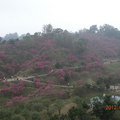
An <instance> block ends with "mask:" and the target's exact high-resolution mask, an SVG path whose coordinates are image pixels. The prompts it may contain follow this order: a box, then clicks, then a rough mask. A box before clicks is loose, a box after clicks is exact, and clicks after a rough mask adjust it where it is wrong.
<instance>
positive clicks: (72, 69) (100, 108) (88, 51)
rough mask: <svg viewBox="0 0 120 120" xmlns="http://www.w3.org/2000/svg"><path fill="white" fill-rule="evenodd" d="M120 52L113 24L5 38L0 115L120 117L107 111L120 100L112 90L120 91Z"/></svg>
mask: <svg viewBox="0 0 120 120" xmlns="http://www.w3.org/2000/svg"><path fill="white" fill-rule="evenodd" d="M119 52H120V31H119V30H118V29H116V28H114V27H113V26H110V25H107V24H106V25H103V26H101V27H100V28H98V27H97V26H96V25H92V26H91V27H90V28H89V29H85V30H80V31H79V32H75V33H71V32H68V31H67V30H62V29H61V28H53V27H52V25H50V24H49V25H45V26H44V27H43V32H42V33H40V32H36V33H35V34H34V35H30V34H29V33H27V34H26V35H22V36H18V35H17V33H14V34H8V35H6V36H5V38H0V119H1V120H8V119H9V120H119V111H118V110H106V106H107V105H119V103H120V101H116V100H115V99H113V98H112V97H111V96H108V95H107V94H111V95H114V94H116V92H117V94H118V95H119V91H116V89H115V86H117V85H118V84H120V75H119V66H120V63H119V56H120V53H119ZM111 61H112V62H111ZM111 86H114V89H113V90H111ZM103 93H105V94H106V96H102V98H101V97H99V98H96V99H94V100H93V102H92V103H91V98H92V97H95V96H99V95H100V94H102V95H103Z"/></svg>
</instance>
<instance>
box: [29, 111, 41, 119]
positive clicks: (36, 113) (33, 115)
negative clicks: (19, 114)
mask: <svg viewBox="0 0 120 120" xmlns="http://www.w3.org/2000/svg"><path fill="white" fill-rule="evenodd" d="M31 117H32V120H41V118H40V114H39V112H33V113H32V115H31Z"/></svg>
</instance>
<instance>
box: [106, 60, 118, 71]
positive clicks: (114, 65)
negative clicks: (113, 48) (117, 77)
mask: <svg viewBox="0 0 120 120" xmlns="http://www.w3.org/2000/svg"><path fill="white" fill-rule="evenodd" d="M105 66H106V67H107V68H108V70H110V71H117V70H118V69H120V63H118V62H116V63H111V64H106V65H105Z"/></svg>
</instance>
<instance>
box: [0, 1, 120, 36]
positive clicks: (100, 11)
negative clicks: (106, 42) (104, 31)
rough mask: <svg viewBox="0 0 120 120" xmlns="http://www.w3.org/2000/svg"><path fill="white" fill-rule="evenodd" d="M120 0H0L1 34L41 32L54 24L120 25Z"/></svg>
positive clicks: (72, 28)
mask: <svg viewBox="0 0 120 120" xmlns="http://www.w3.org/2000/svg"><path fill="white" fill-rule="evenodd" d="M119 12H120V0H0V36H4V35H5V34H7V33H14V32H18V34H23V33H28V32H29V33H31V34H33V33H34V32H39V31H41V30H42V27H43V25H45V24H52V25H53V27H55V28H57V27H60V28H62V29H67V30H69V31H78V30H79V29H82V28H84V27H86V28H89V26H91V25H93V24H97V25H103V24H105V23H107V24H110V25H114V26H115V27H118V28H120V15H119Z"/></svg>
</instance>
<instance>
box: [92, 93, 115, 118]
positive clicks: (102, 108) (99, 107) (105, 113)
mask: <svg viewBox="0 0 120 120" xmlns="http://www.w3.org/2000/svg"><path fill="white" fill-rule="evenodd" d="M106 105H115V102H114V100H113V99H112V97H111V96H109V95H106V96H103V97H102V98H100V97H98V98H95V99H94V100H93V113H94V115H96V116H97V117H99V118H100V119H101V120H112V119H111V118H112V116H113V115H114V113H115V111H114V110H106Z"/></svg>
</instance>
